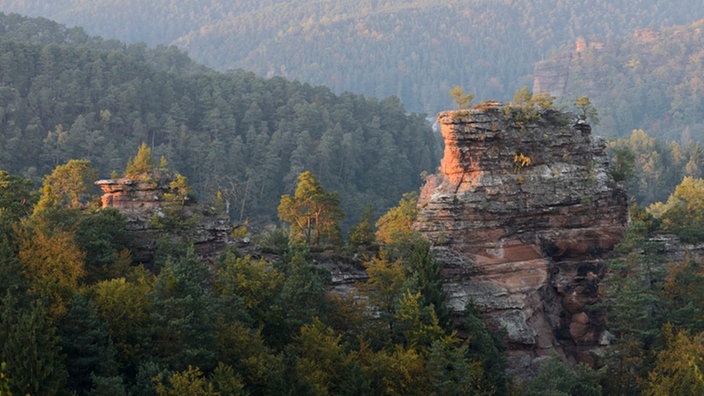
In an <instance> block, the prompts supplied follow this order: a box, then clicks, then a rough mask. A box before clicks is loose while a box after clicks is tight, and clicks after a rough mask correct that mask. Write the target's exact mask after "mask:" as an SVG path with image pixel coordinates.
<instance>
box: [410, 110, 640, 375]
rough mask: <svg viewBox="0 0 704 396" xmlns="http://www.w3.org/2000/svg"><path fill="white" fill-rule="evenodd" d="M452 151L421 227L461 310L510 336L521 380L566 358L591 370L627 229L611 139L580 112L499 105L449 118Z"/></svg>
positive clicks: (431, 186)
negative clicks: (602, 285) (614, 261)
mask: <svg viewBox="0 0 704 396" xmlns="http://www.w3.org/2000/svg"><path fill="white" fill-rule="evenodd" d="M438 121H439V124H440V126H441V132H442V135H443V137H444V139H445V154H444V158H443V160H442V163H441V166H440V172H439V173H438V175H436V176H431V177H430V178H428V180H427V182H426V185H425V186H424V188H423V191H422V194H421V198H420V202H419V206H420V213H419V216H418V221H417V223H416V225H415V227H416V229H417V230H419V231H420V232H421V233H423V234H424V235H425V236H426V237H427V238H428V239H429V240H430V241H432V242H433V244H434V248H433V250H434V255H435V257H436V259H438V260H439V261H440V262H441V264H442V267H443V276H444V278H445V288H446V291H447V292H448V300H449V301H448V302H449V305H450V308H451V309H452V310H453V311H454V312H455V313H460V312H461V311H463V310H464V307H465V304H466V303H467V302H468V301H470V300H472V301H474V303H476V304H477V305H478V306H479V307H480V309H481V310H482V311H483V312H484V313H485V318H486V319H487V321H488V324H489V325H490V326H491V327H493V328H495V329H500V328H503V329H505V339H506V342H507V344H508V346H509V350H508V351H507V355H508V357H509V366H510V369H511V370H512V372H513V373H515V374H519V375H520V374H521V373H526V372H528V371H529V370H531V369H532V368H534V366H535V365H534V363H535V360H536V359H538V358H540V357H541V356H544V355H546V354H549V353H550V350H552V349H555V350H557V351H558V352H559V353H561V354H562V355H563V356H564V357H565V358H566V359H567V360H568V361H572V362H574V361H576V360H580V361H585V362H587V363H589V362H591V361H592V359H593V353H594V352H595V350H596V349H597V348H598V346H599V345H600V343H603V342H604V339H605V338H606V333H605V330H604V320H603V316H602V314H601V313H599V312H598V311H594V310H590V309H588V306H589V305H590V304H593V303H595V302H597V301H598V299H599V295H598V290H599V289H598V286H599V281H600V280H601V279H602V277H603V274H604V265H603V256H604V254H605V253H606V252H609V251H610V250H611V249H612V248H613V246H614V245H615V244H616V243H618V242H619V241H620V240H621V238H622V235H623V231H624V227H625V224H626V221H627V202H626V194H625V192H624V190H623V189H622V188H621V187H620V186H619V185H617V184H616V183H615V182H614V180H613V178H612V177H611V175H610V173H609V171H608V157H607V154H606V142H605V141H604V140H603V139H601V138H596V137H593V136H591V128H590V126H589V125H588V124H587V123H585V122H584V121H577V120H576V117H574V115H572V114H569V113H561V112H558V111H554V110H545V111H533V112H531V113H527V112H526V111H525V110H521V109H516V108H512V107H508V106H504V105H502V104H500V103H496V102H492V103H489V104H487V105H485V106H483V107H482V108H481V109H474V110H470V111H449V112H443V113H440V114H439V115H438Z"/></svg>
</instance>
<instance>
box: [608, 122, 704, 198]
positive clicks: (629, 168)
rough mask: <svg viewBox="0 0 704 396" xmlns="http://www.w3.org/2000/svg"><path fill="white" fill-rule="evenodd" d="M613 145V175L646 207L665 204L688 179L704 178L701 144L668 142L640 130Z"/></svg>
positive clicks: (613, 142)
mask: <svg viewBox="0 0 704 396" xmlns="http://www.w3.org/2000/svg"><path fill="white" fill-rule="evenodd" d="M610 146H611V164H612V166H611V172H612V175H613V176H614V178H616V180H617V181H619V180H621V181H623V184H624V186H625V187H626V190H627V192H628V194H629V195H630V196H633V197H635V200H636V202H637V203H638V204H639V205H642V206H647V205H650V204H652V203H654V202H665V201H666V200H667V198H668V196H669V195H670V194H672V192H673V191H674V190H675V188H676V186H677V185H678V184H680V183H681V182H682V180H683V178H684V177H687V176H689V177H693V178H699V177H702V176H704V174H703V173H702V169H704V168H702V166H703V165H702V160H704V150H703V149H702V146H701V144H700V143H697V142H692V141H689V142H683V143H682V144H678V143H676V142H667V141H666V140H664V139H657V138H654V137H652V135H649V134H648V133H646V132H645V131H643V130H638V129H637V130H633V131H632V133H631V134H630V136H628V137H625V138H619V139H616V140H614V141H612V142H611V144H610Z"/></svg>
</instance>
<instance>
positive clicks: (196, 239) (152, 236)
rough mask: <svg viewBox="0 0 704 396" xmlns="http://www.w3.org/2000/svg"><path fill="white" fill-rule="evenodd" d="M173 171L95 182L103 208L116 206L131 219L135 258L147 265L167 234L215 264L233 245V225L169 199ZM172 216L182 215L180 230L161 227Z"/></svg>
mask: <svg viewBox="0 0 704 396" xmlns="http://www.w3.org/2000/svg"><path fill="white" fill-rule="evenodd" d="M173 180H174V175H173V174H172V173H171V172H158V173H157V174H154V175H150V176H149V177H142V178H135V179H131V178H119V179H104V180H98V181H96V182H95V184H97V185H98V186H99V187H100V188H101V189H102V190H103V193H104V194H103V196H102V197H101V200H102V207H104V208H105V207H112V208H116V209H117V210H119V211H120V213H122V214H123V215H124V216H125V217H126V219H127V230H128V231H130V233H131V234H132V235H133V240H134V246H133V249H132V250H133V258H134V259H135V260H136V261H138V262H142V263H145V264H149V263H150V262H151V261H152V259H153V254H154V251H155V249H156V243H157V240H158V239H159V238H161V237H163V236H164V235H169V236H171V237H172V238H174V239H176V240H178V241H183V242H187V243H192V244H193V246H194V248H195V252H196V255H197V256H198V257H199V258H200V259H202V260H204V261H206V262H212V261H214V259H215V258H216V257H217V255H219V254H220V253H222V252H223V251H225V249H226V248H227V246H228V245H229V244H231V243H232V240H231V238H230V231H231V230H230V222H229V219H228V218H227V217H226V216H221V215H218V214H216V213H215V212H214V211H213V210H211V209H210V208H208V207H205V206H202V205H197V204H196V205H182V204H181V203H180V202H175V201H174V200H173V199H169V198H168V194H174V191H172V188H171V187H170V184H171V182H172V181H173ZM169 216H178V218H179V219H180V223H181V224H179V227H161V226H160V223H164V222H166V221H168V217H169ZM161 220H163V221H161Z"/></svg>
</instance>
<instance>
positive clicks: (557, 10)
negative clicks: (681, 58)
mask: <svg viewBox="0 0 704 396" xmlns="http://www.w3.org/2000/svg"><path fill="white" fill-rule="evenodd" d="M0 10H3V11H5V12H19V13H22V14H28V15H35V16H39V15H40V16H45V17H48V18H51V19H54V20H57V21H60V22H62V23H66V24H69V25H72V26H82V27H84V28H85V29H86V30H87V31H88V32H90V33H91V34H99V35H101V36H104V37H111V38H116V39H119V40H124V41H127V42H135V41H144V42H146V43H147V44H149V45H156V44H166V45H168V44H176V45H177V46H179V47H180V48H182V49H184V50H186V51H187V52H188V53H189V54H190V56H191V57H193V58H194V59H195V60H197V61H199V62H201V63H204V64H206V65H208V66H210V67H213V68H216V69H220V70H225V69H237V68H242V69H245V70H250V71H253V72H255V73H257V74H259V75H265V76H274V75H279V76H283V77H287V78H292V79H298V80H301V81H303V82H308V83H312V84H323V85H326V86H328V87H331V89H332V90H333V91H334V92H343V91H353V92H357V93H362V94H365V95H373V96H377V97H385V96H389V95H396V96H398V97H399V98H401V100H402V101H403V103H404V104H405V105H406V106H407V107H408V108H409V109H411V110H412V111H419V112H427V113H430V114H434V113H435V112H437V111H440V110H444V109H446V108H447V107H450V106H451V101H450V100H449V98H448V97H447V92H448V91H449V90H450V88H452V87H453V86H455V85H462V86H464V87H466V88H467V89H468V90H469V91H471V92H474V93H475V94H476V97H477V99H500V100H509V99H510V98H511V97H512V96H513V93H514V91H515V90H516V89H517V88H520V87H521V86H523V85H531V81H532V74H533V64H534V63H535V62H536V61H538V60H541V59H544V58H546V57H549V55H550V54H551V53H552V52H553V51H555V50H557V49H558V48H560V47H562V46H564V45H565V44H566V43H569V44H570V45H571V44H572V43H574V40H575V39H577V38H579V37H587V38H589V37H592V36H594V35H597V36H599V37H602V38H607V39H608V38H616V37H619V36H621V35H624V34H630V33H632V32H633V31H634V30H636V29H639V28H645V27H653V28H659V27H663V26H671V25H679V24H687V23H691V22H693V21H695V20H697V19H699V18H704V8H702V7H701V3H700V1H698V0H682V1H678V2H663V1H657V0H633V1H623V0H621V1H612V0H594V1H588V2H585V1H581V0H537V1H494V0H491V1H490V0H453V1H443V2H440V3H438V2H436V1H429V0H411V1H409V0H360V1H340V0H336V1H325V2H321V1H313V0H300V1H295V2H292V1H282V0H267V1H261V0H256V1H255V0H238V1H227V2H225V1H222V0H193V1H188V2H182V1H173V0H155V1H150V2H144V1H141V0H125V1H120V2H114V1H109V0H96V1H84V0H56V1H52V2H46V1H43V0H21V1H20V0H0Z"/></svg>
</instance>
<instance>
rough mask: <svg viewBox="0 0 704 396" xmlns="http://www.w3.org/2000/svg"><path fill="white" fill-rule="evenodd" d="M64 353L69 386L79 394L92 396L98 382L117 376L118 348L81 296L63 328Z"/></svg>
mask: <svg viewBox="0 0 704 396" xmlns="http://www.w3.org/2000/svg"><path fill="white" fill-rule="evenodd" d="M59 335H60V337H61V351H62V353H63V354H64V356H65V359H66V369H67V370H68V375H69V377H68V383H67V384H68V386H69V387H70V388H71V389H72V390H73V391H75V392H77V393H78V394H79V395H84V394H89V393H90V392H89V390H90V389H92V388H94V387H95V385H98V384H95V383H93V380H94V379H96V378H97V379H98V382H101V379H102V383H103V384H105V381H106V379H105V378H108V377H113V376H115V375H116V374H117V362H116V361H115V348H114V347H113V344H112V340H111V339H110V336H109V335H108V333H107V331H106V329H105V326H104V325H103V324H102V323H101V322H100V321H99V319H98V316H97V313H96V311H95V308H94V307H93V304H92V303H91V302H90V301H89V300H86V299H85V298H84V297H82V296H80V295H78V294H77V295H76V296H74V298H73V301H72V302H71V308H70V309H69V311H68V314H67V315H66V316H65V317H64V318H63V319H62V320H61V323H60V326H59Z"/></svg>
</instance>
